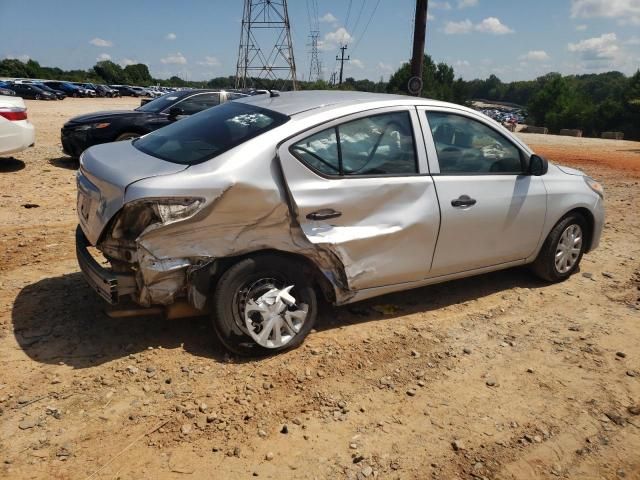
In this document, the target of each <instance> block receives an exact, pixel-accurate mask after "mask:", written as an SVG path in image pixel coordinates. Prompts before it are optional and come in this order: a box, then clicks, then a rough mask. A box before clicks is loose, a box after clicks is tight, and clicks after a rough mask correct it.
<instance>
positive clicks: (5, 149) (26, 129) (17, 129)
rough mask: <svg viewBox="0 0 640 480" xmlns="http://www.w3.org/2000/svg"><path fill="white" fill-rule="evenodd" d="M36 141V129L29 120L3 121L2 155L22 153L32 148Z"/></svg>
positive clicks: (1, 128) (0, 128) (0, 137)
mask: <svg viewBox="0 0 640 480" xmlns="http://www.w3.org/2000/svg"><path fill="white" fill-rule="evenodd" d="M2 120H4V119H2ZM35 139H36V132H35V128H34V127H33V124H32V123H30V122H29V121H28V120H18V121H12V122H9V121H3V122H2V124H0V155H6V154H8V153H17V152H21V151H22V150H25V149H26V148H29V147H31V146H32V145H33V144H34V143H35Z"/></svg>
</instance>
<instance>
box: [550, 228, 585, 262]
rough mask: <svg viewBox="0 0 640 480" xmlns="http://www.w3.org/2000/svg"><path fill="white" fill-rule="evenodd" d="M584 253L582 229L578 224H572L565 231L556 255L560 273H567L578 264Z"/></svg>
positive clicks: (561, 236)
mask: <svg viewBox="0 0 640 480" xmlns="http://www.w3.org/2000/svg"><path fill="white" fill-rule="evenodd" d="M581 252H582V228H580V225H578V224H575V223H574V224H571V225H569V226H568V227H567V228H565V229H564V231H563V232H562V235H560V240H558V245H557V246H556V253H555V259H554V260H555V266H556V270H557V271H558V273H567V272H569V271H570V270H571V269H572V268H573V267H575V265H576V263H578V258H579V257H580V253H581Z"/></svg>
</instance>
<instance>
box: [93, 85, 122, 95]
mask: <svg viewBox="0 0 640 480" xmlns="http://www.w3.org/2000/svg"><path fill="white" fill-rule="evenodd" d="M95 90H96V94H97V95H98V96H99V97H117V96H119V94H118V92H117V90H115V89H113V88H110V87H107V86H106V85H95Z"/></svg>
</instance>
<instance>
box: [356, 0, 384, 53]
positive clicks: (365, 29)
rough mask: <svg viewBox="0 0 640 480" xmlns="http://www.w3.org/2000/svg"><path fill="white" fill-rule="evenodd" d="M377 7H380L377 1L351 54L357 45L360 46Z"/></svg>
mask: <svg viewBox="0 0 640 480" xmlns="http://www.w3.org/2000/svg"><path fill="white" fill-rule="evenodd" d="M378 5H380V0H378V1H377V2H376V6H375V7H373V11H372V12H371V15H370V16H369V20H368V21H367V24H366V25H365V27H364V30H363V31H362V35H360V38H358V41H357V42H356V44H355V45H354V47H353V50H351V53H352V54H355V53H356V48H358V45H360V42H361V41H362V39H363V38H364V35H365V33H367V29H368V28H369V24H370V23H371V20H372V19H373V16H374V15H375V14H376V10H378Z"/></svg>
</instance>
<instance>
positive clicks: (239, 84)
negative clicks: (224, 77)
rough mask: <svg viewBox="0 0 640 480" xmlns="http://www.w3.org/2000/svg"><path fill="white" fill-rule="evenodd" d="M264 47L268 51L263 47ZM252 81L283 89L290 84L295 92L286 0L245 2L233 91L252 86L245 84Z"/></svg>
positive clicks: (293, 61) (294, 65) (248, 0)
mask: <svg viewBox="0 0 640 480" xmlns="http://www.w3.org/2000/svg"><path fill="white" fill-rule="evenodd" d="M274 38H275V42H274ZM266 45H268V46H269V48H268V49H265V48H263V47H264V46H266ZM266 52H269V53H268V54H266ZM253 78H257V79H258V80H260V79H268V80H275V81H280V82H281V83H282V86H283V87H284V86H285V85H286V83H287V82H288V81H291V87H292V89H293V90H296V89H297V81H296V62H295V59H294V57H293V45H292V43H291V30H290V28H289V12H288V9H287V0H280V1H277V0H245V2H244V10H243V14H242V29H241V32H240V47H239V48H238V63H237V65H236V88H247V87H248V86H253V85H247V84H248V83H252V79H253ZM256 86H259V85H256Z"/></svg>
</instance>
